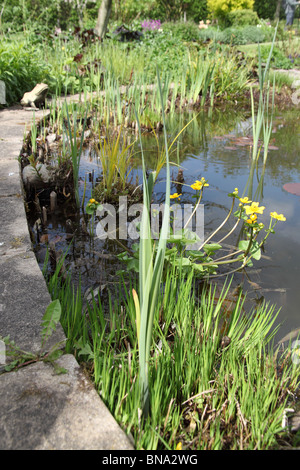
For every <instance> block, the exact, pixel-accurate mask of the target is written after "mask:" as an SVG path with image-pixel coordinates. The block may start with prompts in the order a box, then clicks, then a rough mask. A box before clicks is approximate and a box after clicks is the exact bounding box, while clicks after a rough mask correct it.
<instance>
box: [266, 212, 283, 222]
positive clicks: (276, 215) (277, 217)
mask: <svg viewBox="0 0 300 470" xmlns="http://www.w3.org/2000/svg"><path fill="white" fill-rule="evenodd" d="M270 216H271V217H272V218H273V219H276V220H281V222H285V221H286V218H285V217H284V215H283V214H277V212H270Z"/></svg>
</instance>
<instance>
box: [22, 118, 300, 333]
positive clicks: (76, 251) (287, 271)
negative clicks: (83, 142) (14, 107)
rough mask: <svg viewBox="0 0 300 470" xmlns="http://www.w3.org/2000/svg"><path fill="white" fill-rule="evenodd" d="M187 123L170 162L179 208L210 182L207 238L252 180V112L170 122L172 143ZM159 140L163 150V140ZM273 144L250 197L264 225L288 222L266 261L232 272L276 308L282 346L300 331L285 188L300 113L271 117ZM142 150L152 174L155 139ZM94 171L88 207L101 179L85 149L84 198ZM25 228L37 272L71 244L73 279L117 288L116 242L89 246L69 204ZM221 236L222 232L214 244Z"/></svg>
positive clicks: (299, 219)
mask: <svg viewBox="0 0 300 470" xmlns="http://www.w3.org/2000/svg"><path fill="white" fill-rule="evenodd" d="M192 117H195V118H194V120H193V121H192V122H191V123H190V124H189V126H188V127H187V129H186V131H185V132H184V133H182V134H181V135H180V136H179V138H178V140H177V142H176V144H174V147H173V149H174V152H173V153H172V156H171V159H172V161H174V162H175V163H180V166H181V168H182V169H183V175H184V182H185V184H186V186H184V187H183V191H182V193H183V194H182V197H181V203H191V202H192V201H193V200H192V194H193V190H192V189H191V188H190V187H189V185H190V184H192V183H193V182H194V181H195V180H196V179H201V177H202V176H204V177H205V178H206V179H207V180H208V182H209V187H208V188H206V190H205V192H204V197H203V201H202V202H203V204H204V231H205V237H207V236H208V235H209V234H210V233H212V231H213V230H214V229H215V228H216V227H217V226H218V225H219V224H220V223H221V222H222V220H223V219H224V217H225V216H226V214H227V213H228V210H229V208H230V205H231V199H230V198H229V197H228V196H227V194H228V193H230V192H232V191H233V190H234V188H235V187H238V188H239V191H240V193H242V192H243V190H244V188H245V187H246V185H247V182H248V180H249V174H250V169H251V151H250V145H249V144H250V143H251V142H250V139H249V137H251V135H252V123H251V116H250V113H249V112H247V111H244V110H240V111H237V110H235V111H234V112H230V111H226V110H213V111H210V113H207V112H205V113H204V112H203V113H200V114H199V115H197V116H196V115H194V114H192V113H190V114H188V115H182V114H181V115H175V116H172V119H171V118H169V119H168V122H167V128H168V131H169V132H170V135H169V137H170V141H171V140H172V138H173V137H174V136H175V135H176V134H177V133H178V132H179V131H180V130H181V129H182V128H183V126H184V124H185V123H186V122H188V120H189V119H191V118H192ZM159 140H160V142H161V144H162V142H163V137H162V136H161V138H160V139H159ZM270 145H271V146H270V150H269V154H268V160H267V165H266V169H265V173H264V178H263V180H262V178H261V173H262V168H261V164H259V165H258V168H257V171H255V174H254V178H253V185H252V188H253V194H252V199H253V200H255V201H259V202H260V204H261V205H264V206H265V207H266V209H265V211H264V214H263V215H262V216H260V221H262V222H264V223H265V224H266V225H268V224H269V220H270V217H269V213H270V212H271V211H276V212H278V213H283V214H284V215H285V216H286V219H287V220H286V222H278V223H277V226H276V234H275V235H271V236H270V237H269V238H268V240H267V244H266V247H265V251H264V253H263V257H262V258H261V259H260V260H259V261H255V262H254V266H253V267H252V268H249V269H248V270H247V273H245V272H243V273H237V274H236V275H235V278H234V283H235V284H236V285H238V284H240V285H242V286H243V288H244V289H245V290H246V291H247V292H248V294H247V298H248V299H249V301H251V302H260V301H262V300H263V299H265V300H267V301H269V302H270V303H271V304H276V306H277V308H278V309H279V308H280V309H281V310H280V313H279V316H278V321H277V324H278V323H280V324H281V325H282V326H281V328H280V332H279V334H278V337H277V339H278V340H279V339H281V338H282V337H283V336H285V335H286V334H287V333H289V332H291V331H293V330H296V329H298V328H300V307H299V306H300V196H297V195H294V194H291V193H289V192H287V191H286V190H285V189H284V188H283V186H284V185H285V184H286V183H300V117H299V110H297V109H294V110H293V109H291V110H288V111H276V113H275V115H274V119H273V131H272V137H271V143H270ZM143 148H144V151H145V156H146V160H147V167H148V168H149V169H151V168H154V166H155V162H156V158H157V144H156V141H155V139H154V138H153V137H151V136H150V135H147V136H144V138H143ZM138 149H139V144H137V150H138ZM135 163H136V169H135V172H136V174H137V175H138V177H140V175H141V170H140V158H139V157H136V159H135ZM177 172H178V168H177V167H176V166H174V167H172V175H173V178H175V177H176V176H177ZM91 173H92V174H93V181H88V179H89V178H87V186H86V195H85V197H86V202H88V199H89V198H90V197H91V191H92V186H93V184H94V182H95V181H96V180H99V178H100V175H101V167H100V164H99V162H98V159H97V156H96V155H95V154H93V153H91V152H89V151H86V152H85V153H84V154H83V156H82V160H81V168H80V179H81V182H80V196H81V197H82V195H83V181H84V179H85V178H86V177H87V175H90V174H91ZM133 178H135V173H133ZM259 181H260V184H259ZM259 188H260V190H259ZM164 189H165V175H164V172H163V171H161V173H160V174H159V176H158V180H157V184H156V186H155V200H156V201H158V202H159V201H161V202H163V200H164ZM258 190H259V193H257V191H258ZM175 191H176V186H175V185H172V188H171V192H175ZM29 222H30V225H31V229H32V232H33V233H34V234H35V250H36V254H37V258H38V260H39V262H40V265H41V266H42V264H43V261H44V258H45V253H46V249H47V246H49V245H48V244H49V242H50V241H52V243H53V244H54V245H55V249H56V250H57V251H59V250H61V251H62V252H64V251H65V249H66V247H67V246H69V243H70V240H72V244H71V246H70V250H69V252H68V255H67V257H66V267H67V268H70V269H71V270H72V273H73V275H74V278H78V276H79V274H80V275H81V276H82V279H83V284H84V286H85V287H95V286H99V285H100V286H101V285H103V286H104V285H107V284H110V283H111V284H113V283H114V282H115V280H116V271H117V270H118V269H120V267H121V266H120V264H119V263H118V262H117V261H116V259H115V255H116V254H117V253H120V252H121V251H123V250H122V249H121V248H120V246H118V245H117V244H115V243H114V242H113V241H105V242H104V241H100V240H98V239H97V238H95V239H94V240H91V238H90V237H89V236H87V235H86V233H85V230H84V229H83V228H82V219H81V220H80V217H79V216H78V215H76V213H74V210H73V209H70V207H69V206H65V207H64V208H63V209H62V210H61V211H60V212H59V213H56V214H54V215H52V216H51V215H49V216H48V220H47V223H46V224H45V226H43V227H41V226H39V228H37V227H38V226H37V224H36V219H35V215H34V214H30V221H29ZM229 226H230V225H229ZM226 227H228V226H226ZM226 230H227V228H226ZM225 233H226V231H224V232H223V233H222V234H221V235H220V236H219V237H218V239H220V238H222V236H223V235H224V234H225ZM238 235H239V233H238V232H237V233H236V235H235V236H233V237H231V238H230V239H229V240H228V241H227V242H228V243H229V244H233V245H234V243H235V242H236V241H237V238H238ZM216 241H217V240H216ZM224 279H225V278H221V280H224Z"/></svg>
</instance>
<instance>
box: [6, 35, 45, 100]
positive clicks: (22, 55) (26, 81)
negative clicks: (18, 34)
mask: <svg viewBox="0 0 300 470" xmlns="http://www.w3.org/2000/svg"><path fill="white" fill-rule="evenodd" d="M48 77H49V67H48V65H47V64H46V63H45V61H44V60H42V59H41V57H40V53H39V51H38V50H37V49H36V48H35V47H34V46H33V45H32V44H28V43H27V42H25V41H14V42H6V41H2V42H1V43H0V80H2V81H4V83H5V85H6V101H7V103H8V104H12V103H14V102H17V101H19V100H20V99H21V98H22V96H23V94H24V93H25V92H27V91H30V90H31V89H32V88H33V87H34V86H35V85H36V84H37V83H39V82H46V83H47V79H48Z"/></svg>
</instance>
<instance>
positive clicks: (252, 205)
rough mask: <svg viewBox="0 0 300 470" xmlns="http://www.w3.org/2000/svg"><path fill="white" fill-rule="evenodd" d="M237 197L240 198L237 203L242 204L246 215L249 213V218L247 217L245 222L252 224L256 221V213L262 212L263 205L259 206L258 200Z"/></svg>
mask: <svg viewBox="0 0 300 470" xmlns="http://www.w3.org/2000/svg"><path fill="white" fill-rule="evenodd" d="M239 199H240V204H239V205H240V206H244V209H245V212H246V215H249V219H247V223H248V224H254V223H255V222H256V221H257V215H256V214H263V212H264V209H265V206H259V203H258V202H252V201H251V200H250V199H249V198H248V197H240V198H239ZM245 204H247V205H245Z"/></svg>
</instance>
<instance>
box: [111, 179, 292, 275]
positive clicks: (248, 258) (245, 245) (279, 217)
mask: <svg viewBox="0 0 300 470" xmlns="http://www.w3.org/2000/svg"><path fill="white" fill-rule="evenodd" d="M207 186H209V184H208V183H207V181H206V179H205V178H204V177H202V179H201V181H198V180H197V181H196V182H195V183H193V184H192V185H191V188H192V189H194V190H195V191H196V199H197V202H196V204H195V207H194V210H193V212H192V214H191V215H190V217H189V219H188V220H187V221H186V222H185V225H184V227H183V229H182V230H179V231H176V232H174V231H172V228H171V235H170V237H169V238H168V249H167V250H166V253H165V267H166V268H167V266H173V267H174V268H176V269H177V268H180V269H181V270H183V271H187V272H188V271H191V270H192V271H193V272H194V275H195V276H197V277H200V278H202V279H206V278H209V277H210V276H211V275H213V276H217V275H219V274H220V272H219V268H220V267H221V266H223V265H225V266H227V265H228V266H230V265H231V264H233V263H238V264H239V265H238V267H237V268H235V269H233V270H231V271H230V273H227V274H232V273H234V272H236V271H239V270H241V269H243V268H245V267H247V266H248V267H249V266H252V265H253V263H252V259H253V260H257V261H258V260H259V259H260V258H261V250H262V248H263V246H264V244H265V242H266V240H267V238H268V236H269V235H270V234H271V233H275V231H274V228H275V225H276V223H277V222H278V221H285V220H286V218H285V217H284V215H283V214H277V212H271V213H270V216H271V219H270V225H269V227H268V228H267V229H265V235H264V236H263V237H261V239H260V240H259V239H258V238H259V234H260V233H261V232H262V230H263V229H264V228H265V225H264V224H263V223H262V222H260V221H259V219H258V216H259V215H261V214H263V212H264V210H265V207H264V206H260V205H259V202H255V201H251V200H250V199H249V198H248V197H239V195H238V188H235V190H234V191H233V192H232V193H230V194H229V195H228V196H229V197H231V198H232V205H231V208H230V210H229V212H228V214H227V216H226V217H225V219H224V220H223V222H222V223H221V224H220V225H219V227H218V228H217V229H216V230H215V231H214V232H213V233H212V234H211V235H210V236H209V237H208V238H207V239H206V240H205V241H204V242H203V243H201V242H200V240H199V237H198V236H197V234H196V232H192V231H191V230H190V229H189V228H188V226H189V222H190V221H191V220H192V217H193V216H194V214H195V213H196V211H197V208H198V207H199V204H200V202H201V200H202V196H203V190H204V188H205V187H207ZM180 196H181V194H178V193H174V194H172V195H170V199H176V200H177V201H179V200H180ZM236 201H238V203H239V207H238V209H237V210H236V211H235V212H233V210H234V205H235V202H236ZM232 214H233V216H234V217H235V218H236V219H237V220H236V222H235V224H234V226H233V227H232V229H231V230H230V231H229V232H228V233H227V235H225V236H224V237H223V238H222V239H221V240H219V241H217V242H216V241H213V239H214V238H215V237H216V235H217V234H218V233H219V231H220V229H221V228H222V227H223V226H224V225H225V224H226V223H227V221H228V220H229V218H230V216H231V215H232ZM240 222H241V223H243V235H244V239H242V240H240V241H239V243H238V246H237V249H236V251H234V252H230V253H229V254H227V255H223V256H217V257H216V256H215V254H216V253H217V252H218V253H220V252H221V251H222V250H223V247H222V243H223V242H224V240H225V239H226V238H228V237H229V235H231V234H232V233H233V232H234V230H235V229H236V228H237V226H238V225H239V223H240ZM197 242H198V243H199V245H200V246H199V247H198V249H196V250H195V249H189V245H194V244H195V243H197ZM132 248H133V249H135V250H136V251H135V254H134V256H133V257H132V256H130V255H129V254H128V252H126V253H122V254H121V255H119V259H121V260H122V261H124V262H125V263H126V264H127V267H128V270H135V271H137V272H138V271H139V265H138V262H137V259H138V258H139V245H138V244H134V245H133V246H132ZM153 249H154V250H155V249H156V247H155V246H153ZM134 259H135V260H136V262H134Z"/></svg>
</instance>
